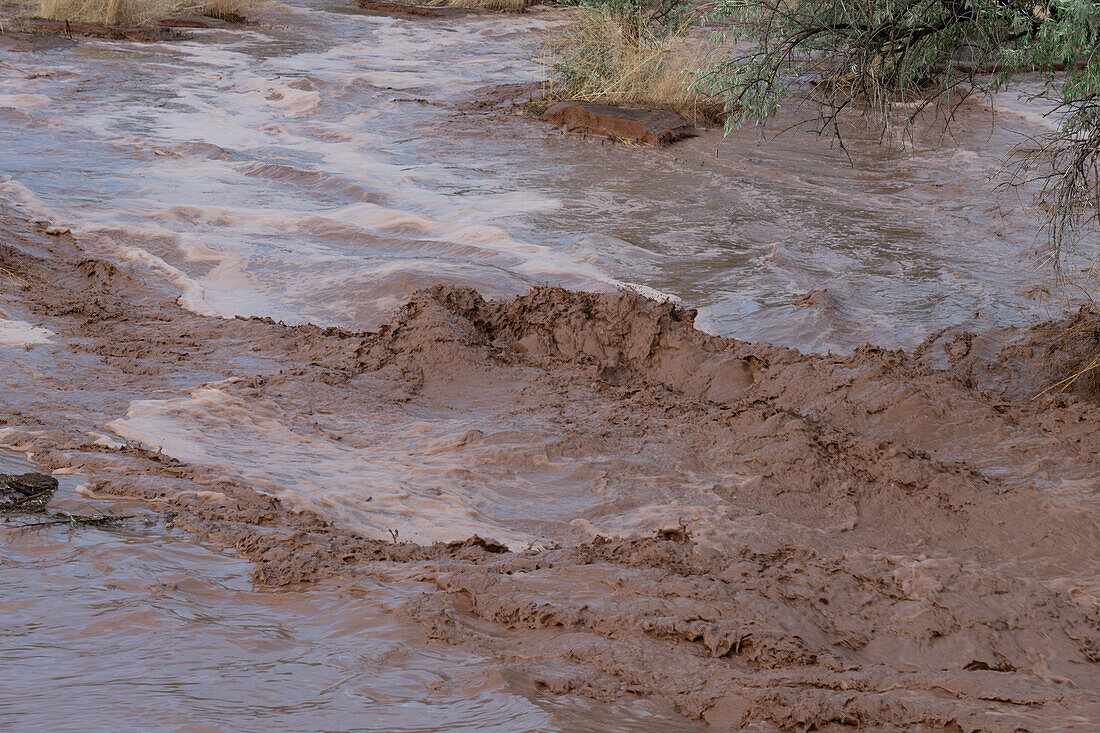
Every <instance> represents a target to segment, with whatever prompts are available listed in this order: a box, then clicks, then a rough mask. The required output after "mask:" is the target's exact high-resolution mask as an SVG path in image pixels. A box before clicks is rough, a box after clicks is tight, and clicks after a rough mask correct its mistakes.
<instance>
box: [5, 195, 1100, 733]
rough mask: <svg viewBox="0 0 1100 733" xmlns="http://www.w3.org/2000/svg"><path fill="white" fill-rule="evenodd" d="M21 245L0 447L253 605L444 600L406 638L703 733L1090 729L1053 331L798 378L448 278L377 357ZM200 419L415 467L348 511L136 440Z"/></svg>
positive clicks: (629, 305) (768, 355) (1098, 607)
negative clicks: (403, 590)
mask: <svg viewBox="0 0 1100 733" xmlns="http://www.w3.org/2000/svg"><path fill="white" fill-rule="evenodd" d="M0 222H3V225H2V227H3V230H4V232H5V235H6V236H5V240H4V242H5V243H4V244H2V245H0V267H2V268H3V270H4V271H5V272H9V273H14V275H13V276H5V277H3V278H2V286H0V292H2V293H3V295H4V296H5V298H6V299H7V300H6V301H4V303H3V305H2V308H3V310H4V314H3V317H4V318H9V319H13V321H16V320H17V321H19V322H26V323H30V324H33V325H34V326H35V327H36V328H40V329H45V330H46V332H48V333H49V334H51V336H50V340H49V343H46V344H40V345H35V346H28V347H26V348H25V349H19V350H18V353H16V351H13V350H12V349H7V350H6V352H7V354H8V356H7V358H4V359H2V360H0V371H2V373H3V378H4V380H5V383H6V384H7V385H8V389H7V390H5V392H4V394H3V396H2V397H0V399H2V406H3V409H2V411H0V423H2V427H0V443H3V444H5V445H7V446H11V447H17V448H19V449H21V450H24V451H27V452H28V453H30V454H32V456H33V460H34V461H35V462H36V463H38V464H39V465H40V466H42V467H44V468H48V469H66V470H67V471H70V472H77V473H80V474H81V475H83V476H84V477H86V478H87V486H88V490H89V492H90V494H91V495H94V496H99V497H116V498H118V499H120V500H132V499H137V500H141V501H142V502H145V504H146V505H147V506H148V507H149V508H150V509H151V510H152V511H155V512H158V513H160V514H161V515H163V516H164V517H165V519H166V521H169V522H171V523H173V524H175V525H176V526H179V527H181V528H183V529H186V530H188V531H191V532H193V533H195V534H196V535H198V536H200V537H204V538H206V539H209V540H212V541H214V542H217V543H219V544H221V545H223V546H226V547H233V548H235V549H236V550H237V551H238V552H240V553H241V554H243V555H244V556H246V557H248V558H250V559H252V560H253V561H254V562H255V566H256V579H257V580H258V581H260V582H262V583H266V584H270V585H285V584H292V583H307V582H313V581H317V580H320V579H323V578H344V579H347V580H348V581H349V582H353V581H354V579H355V578H357V577H362V576H370V577H373V578H375V579H383V580H387V579H388V580H393V581H408V580H417V581H421V582H426V583H428V585H429V586H430V587H432V588H435V589H436V590H435V591H432V592H428V593H425V594H424V595H423V596H422V597H421V598H419V599H418V600H416V601H415V602H412V603H409V604H408V605H407V606H406V607H405V608H404V609H403V611H402V612H403V613H404V614H405V615H406V616H407V617H409V618H411V619H414V620H416V621H417V622H418V623H420V624H421V625H422V626H423V628H424V629H425V633H426V634H427V635H428V636H429V637H430V638H432V639H436V640H439V641H440V642H441V643H451V644H461V645H465V646H469V647H472V648H476V649H479V650H482V651H488V652H490V653H492V654H493V655H495V656H496V658H498V659H499V660H500V663H501V665H502V666H503V667H505V668H506V669H507V670H509V671H510V673H511V674H512V675H514V678H515V679H516V684H517V685H518V684H530V685H533V686H534V687H536V688H541V689H546V690H549V691H553V692H571V693H580V694H584V695H589V696H591V697H594V698H597V699H606V700H612V699H617V698H620V697H623V696H631V695H640V696H645V697H650V698H654V699H663V700H667V701H669V703H670V704H672V705H674V706H675V707H676V709H678V710H679V711H680V712H681V713H683V714H684V715H686V716H688V717H691V718H696V719H702V720H705V721H706V722H708V723H710V724H712V725H714V726H715V727H716V728H717V729H730V730H738V729H742V728H744V727H748V726H755V727H756V728H757V729H761V730H769V729H830V728H832V729H841V728H843V727H846V726H847V727H851V726H857V727H866V728H880V729H894V730H921V729H924V730H944V729H947V730H968V731H969V730H1052V729H1059V730H1066V729H1081V730H1087V729H1089V726H1090V724H1091V723H1090V721H1095V720H1096V719H1098V718H1100V699H1098V694H1097V692H1096V691H1097V690H1100V665H1098V662H1100V602H1098V600H1097V599H1098V598H1100V583H1098V582H1097V567H1096V558H1097V557H1100V531H1098V525H1097V507H1096V502H1095V498H1094V494H1095V487H1096V486H1097V484H1098V482H1100V459H1098V458H1097V455H1100V452H1098V448H1100V445H1098V442H1100V437H1098V436H1100V433H1098V431H1097V430H1096V426H1097V425H1098V424H1100V409H1098V407H1097V405H1096V404H1095V403H1094V402H1091V401H1090V400H1089V399H1087V398H1086V397H1087V394H1086V393H1085V392H1081V393H1079V394H1078V393H1073V392H1069V393H1053V392H1049V393H1046V394H1044V395H1043V396H1041V397H1039V398H1035V394H1036V390H1035V389H1034V386H1035V382H1036V379H1037V378H1036V376H1035V373H1036V371H1035V370H1034V369H1030V370H1029V369H1028V368H1026V367H1028V365H1031V366H1034V365H1035V364H1037V363H1039V356H1038V355H1039V354H1041V352H1042V351H1043V348H1044V347H1043V344H1044V343H1049V340H1050V338H1051V337H1052V335H1053V334H1054V333H1056V332H1057V330H1058V328H1057V326H1056V325H1045V326H1041V327H1038V328H1036V329H1032V330H1030V331H1027V332H1012V333H1010V332H1004V333H991V334H980V335H975V334H965V333H961V332H960V333H956V332H948V331H945V332H944V333H942V334H937V335H936V336H935V337H934V338H932V339H930V340H929V342H928V343H926V344H925V345H924V346H922V347H921V348H920V349H917V350H916V351H914V352H913V353H906V352H900V351H885V350H881V349H877V348H874V347H870V346H869V347H865V348H863V349H859V350H857V351H856V352H854V353H853V354H851V355H849V356H843V357H839V356H807V355H804V354H801V353H799V352H796V351H792V350H788V349H783V348H778V347H774V346H770V345H768V344H763V343H756V344H753V343H746V342H742V341H737V340H734V339H727V338H720V337H715V336H710V335H707V334H705V333H703V332H701V331H698V330H697V329H696V328H695V327H694V316H695V314H694V313H693V312H692V311H690V310H685V309H681V308H679V307H676V306H674V305H671V304H668V303H656V302H653V301H648V300H646V299H644V298H642V297H640V296H638V295H637V294H635V293H632V292H628V291H623V292H605V293H578V292H573V291H568V290H563V289H558V288H539V289H535V290H533V291H531V292H530V293H527V294H525V295H522V296H519V297H517V298H514V299H508V300H486V299H484V298H482V297H481V296H480V295H479V294H478V293H477V292H475V291H473V290H469V289H463V288H455V287H444V286H440V287H436V288H433V289H431V290H428V291H422V292H419V293H417V294H416V295H415V296H413V297H412V298H411V299H410V300H409V302H408V303H407V304H406V305H404V306H403V307H402V308H401V309H400V310H399V311H398V312H397V313H395V314H394V317H393V318H392V319H391V322H390V323H389V324H387V325H386V326H383V327H382V328H381V329H379V330H378V331H376V332H353V331H348V330H343V329H336V328H320V327H316V326H309V325H305V326H287V325H284V324H281V323H277V322H274V321H271V320H268V319H241V318H238V319H218V318H210V317H205V316H199V315H195V314H194V313H191V312H189V311H187V310H185V309H184V308H182V307H181V306H180V305H179V304H178V300H179V294H178V292H176V291H173V290H172V288H171V287H170V286H169V285H167V284H164V285H162V284H159V283H158V281H157V280H156V279H155V278H153V277H151V276H150V274H149V273H148V272H146V271H144V270H142V269H141V266H140V265H139V264H136V263H121V262H116V261H110V260H109V259H108V258H107V257H106V255H105V254H104V253H102V252H99V251H97V250H96V249H95V247H94V246H93V245H92V244H90V243H87V242H82V241H78V240H77V239H75V238H74V237H73V236H72V235H71V234H68V233H65V232H63V231H58V230H56V229H54V230H53V231H54V233H53V234H47V233H46V232H47V231H48V230H50V224H49V223H48V222H41V223H38V224H35V223H34V222H31V221H27V220H26V219H25V218H23V217H22V216H21V214H20V213H19V212H17V211H14V210H10V209H4V210H0ZM1075 318H1086V316H1084V315H1082V316H1075ZM1079 330H1080V332H1081V333H1083V334H1086V336H1083V337H1082V338H1086V337H1087V334H1088V329H1087V328H1082V329H1079ZM1082 348H1084V347H1082ZM1044 363H1048V364H1049V368H1050V369H1052V370H1057V369H1058V368H1059V366H1058V365H1057V364H1056V363H1053V362H1044ZM196 395H214V396H215V397H216V398H217V400H218V402H217V403H216V404H217V405H231V406H234V409H241V410H243V411H244V412H245V413H246V414H249V415H252V416H255V418H256V424H257V425H260V426H261V427H263V426H267V425H278V426H280V429H281V430H285V431H288V432H289V434H293V435H296V436H304V438H308V440H309V441H310V442H307V443H306V445H317V446H323V447H325V449H326V450H328V449H329V447H331V450H333V451H336V450H337V447H338V449H339V450H341V451H361V452H360V453H353V454H354V455H356V456H360V455H366V454H371V455H373V454H377V453H379V452H380V451H381V450H382V449H383V448H384V449H386V450H393V451H395V452H397V453H403V454H405V455H410V454H411V455H414V456H420V457H421V458H422V460H420V459H417V461H418V462H417V465H416V466H415V468H416V469H417V470H421V469H422V467H421V464H423V465H425V466H428V468H427V469H423V472H421V473H417V474H410V475H411V476H415V477H416V481H413V480H412V479H403V481H405V482H406V483H409V484H414V485H413V489H412V490H411V491H410V493H408V495H407V498H406V499H403V500H399V501H396V502H391V504H386V500H387V497H386V496H385V492H384V491H383V490H382V489H383V487H382V485H381V484H382V481H383V478H384V477H383V475H382V472H381V469H377V471H378V473H377V479H376V480H377V482H378V485H377V486H374V487H373V489H370V490H371V491H372V492H373V493H372V495H371V496H362V495H354V496H359V501H358V503H354V502H353V503H354V505H353V506H350V507H348V506H347V496H345V495H341V496H342V497H343V501H344V502H345V503H339V502H330V503H324V502H321V501H314V500H313V499H316V497H314V496H313V494H315V493H316V491H317V490H324V489H326V488H327V487H324V486H322V487H320V489H311V490H310V491H304V490H296V487H295V486H293V485H288V482H287V481H286V480H273V479H271V480H269V479H268V478H266V477H265V476H264V475H263V473H262V471H260V472H258V473H257V472H256V471H255V470H250V469H249V467H248V466H247V465H244V464H236V465H235V464H234V463H233V462H232V461H230V460H228V459H217V456H210V455H207V456H206V457H205V458H204V457H203V456H202V455H200V454H197V453H196V454H194V455H183V454H182V453H181V454H180V455H173V452H174V451H175V452H179V450H178V449H176V448H173V445H174V444H173V443H171V442H170V441H167V440H161V439H159V438H157V436H156V435H154V434H153V433H147V434H145V433H141V431H139V430H138V428H137V427H134V426H153V427H156V426H157V425H159V424H160V423H157V422H155V421H148V422H140V418H141V417H142V415H143V414H144V413H142V412H141V410H143V409H145V410H149V409H153V408H152V407H148V406H145V407H142V405H146V403H148V401H150V400H153V401H154V402H155V404H154V407H156V409H160V410H162V412H157V413H155V414H156V415H157V416H160V417H159V418H158V419H161V418H163V417H164V416H165V415H167V416H169V417H173V416H175V415H176V414H177V413H178V414H180V415H183V416H184V417H185V418H186V419H187V420H202V419H209V420H211V422H210V423H209V424H208V425H205V426H204V429H208V430H214V429H216V428H217V427H218V425H219V423H217V422H214V421H213V417H211V416H210V415H207V414H205V413H201V412H188V411H187V410H197V409H198V408H197V407H196V405H199V404H205V403H202V402H201V400H199V399H198V398H197V397H196ZM165 405H167V406H169V407H171V408H172V410H175V411H176V412H163V410H165V409H167V408H165V407H164V406H165ZM233 414H236V413H233ZM455 416H460V417H461V419H459V418H457V417H455ZM219 419H221V418H219ZM234 419H237V418H234ZM451 425H460V426H462V427H461V431H459V432H455V431H456V430H457V428H456V429H452V428H451V427H450V426H451ZM469 425H476V426H477V427H468V426H469ZM424 426H432V429H433V430H435V432H432V433H431V434H430V435H431V440H428V439H425V438H423V435H424V434H425V432H424V431H425V430H426V428H425V427H424ZM500 426H511V427H507V429H505V427H500ZM127 428H129V432H126V429H127ZM143 429H144V428H143ZM230 429H232V430H233V431H234V432H235V434H239V435H240V439H241V440H242V441H244V440H246V439H247V435H246V433H247V431H246V430H245V427H242V425H238V424H236V423H233V422H232V421H230ZM249 429H251V428H249ZM258 429H259V428H257V430H258ZM448 430H450V431H451V432H450V433H448V432H447V431H448ZM384 434H385V435H384ZM143 435H144V437H142V436H143ZM387 436H396V437H387ZM403 436H405V437H403ZM408 436H414V437H415V441H414V440H413V438H410V437H408ZM382 440H389V441H390V442H386V443H380V442H379V441H382ZM403 440H408V441H409V442H408V443H407V444H406V443H402V442H401V441H403ZM260 445H261V446H262V445H263V444H260ZM339 455H343V454H342V453H340V454H339ZM357 460H358V459H357ZM402 465H403V464H402ZM400 470H406V469H400ZM432 472H434V473H432ZM432 481H438V487H440V488H438V489H433V491H432V492H427V493H425V494H423V495H421V494H418V493H417V492H416V488H417V487H416V485H415V484H416V483H417V482H420V483H425V484H427V483H431V482H432ZM433 486H435V484H433ZM463 486H472V487H473V488H471V489H470V492H471V493H470V494H469V495H468V496H467V495H463V499H462V500H463V501H469V502H472V503H471V504H469V505H468V506H470V508H471V512H472V513H473V514H476V515H477V518H478V521H479V522H481V524H480V525H479V526H485V527H489V528H490V529H492V530H493V533H490V532H481V531H479V532H478V533H477V534H478V535H479V536H476V537H471V536H470V534H473V533H469V534H466V535H465V536H462V534H461V532H459V533H457V534H456V533H452V534H456V536H453V537H451V538H450V539H443V538H441V539H436V540H434V541H407V540H406V538H405V535H406V534H407V532H404V531H402V532H397V531H396V530H395V531H394V533H393V536H392V537H389V538H387V537H386V536H385V535H384V528H385V527H386V526H387V524H386V523H387V522H389V521H391V519H389V518H388V517H389V516H390V515H386V514H384V512H385V511H390V509H388V508H387V507H392V506H396V507H397V509H401V508H402V506H401V501H404V502H405V506H404V509H405V510H406V513H407V514H411V515H415V514H418V513H420V514H424V515H425V516H429V517H438V518H437V519H433V520H432V521H433V522H445V521H447V518H448V516H449V515H447V514H446V513H440V514H438V515H436V514H431V512H433V511H436V510H435V509H433V507H434V506H435V504H433V503H432V502H434V501H435V497H436V495H437V494H438V493H439V492H444V493H445V492H446V491H447V490H449V489H450V487H454V489H455V490H458V489H459V488H461V487H463ZM368 488H370V487H368ZM493 492H497V493H493ZM498 495H499V496H502V497H504V498H505V499H506V500H505V501H498V500H497V499H496V498H494V497H497V496H498ZM512 504H514V505H515V506H517V507H527V506H531V507H533V509H531V510H530V511H519V510H518V509H517V510H515V511H505V510H506V509H509V506H510V505H512ZM375 507H377V508H375ZM349 512H350V513H349ZM402 516H403V515H401V514H400V513H394V514H393V517H394V519H393V520H392V521H398V520H399V519H400V518H401V517H402ZM415 518H416V517H415V516H413V517H412V518H411V519H415ZM410 526H419V525H410ZM379 528H381V529H379ZM441 529H446V528H445V527H442V528H441ZM410 531H411V530H410ZM497 532H499V536H494V534H496V533H497ZM490 537H491V538H492V539H488V538H490ZM512 537H515V538H517V539H514V540H513V539H510V538H512ZM518 538H531V541H530V542H527V543H525V542H524V541H522V540H521V539H518ZM505 542H506V543H507V545H508V546H505Z"/></svg>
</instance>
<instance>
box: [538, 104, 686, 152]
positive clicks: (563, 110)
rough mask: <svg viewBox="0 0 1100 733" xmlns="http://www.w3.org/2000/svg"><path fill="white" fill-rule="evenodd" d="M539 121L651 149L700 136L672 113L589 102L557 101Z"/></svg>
mask: <svg viewBox="0 0 1100 733" xmlns="http://www.w3.org/2000/svg"><path fill="white" fill-rule="evenodd" d="M542 119H544V120H546V121H547V122H553V123H555V124H558V125H565V128H566V130H568V131H569V132H578V133H581V134H584V135H600V136H602V137H608V138H611V139H613V140H627V141H630V142H638V143H642V144H644V145H652V146H654V147H663V146H665V145H669V144H670V143H674V142H676V141H677V140H681V139H683V138H685V137H692V136H694V135H698V134H699V133H698V131H697V130H696V129H695V128H694V127H692V126H691V125H690V124H688V123H687V122H686V121H685V120H684V118H682V117H680V115H678V114H676V113H675V112H668V111H666V110H661V109H634V108H628V107H611V106H609V105H606V104H593V103H591V102H558V103H557V104H555V105H554V106H553V107H551V108H550V109H548V110H546V112H545V113H544V114H543V115H542Z"/></svg>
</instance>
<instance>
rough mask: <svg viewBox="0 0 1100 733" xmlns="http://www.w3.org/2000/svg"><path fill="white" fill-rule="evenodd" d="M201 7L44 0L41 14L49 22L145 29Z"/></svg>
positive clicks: (176, 1) (186, 2)
mask: <svg viewBox="0 0 1100 733" xmlns="http://www.w3.org/2000/svg"><path fill="white" fill-rule="evenodd" d="M201 7H202V6H201V4H198V3H196V2H195V1H194V0H41V2H40V3H39V5H38V14H39V16H40V17H42V18H47V19H49V20H67V21H70V22H72V23H90V24H92V25H104V26H115V27H126V28H141V27H147V26H151V25H155V24H156V22H157V21H158V20H163V19H164V18H171V17H174V16H178V15H185V14H187V13H194V12H198V10H199V9H200V8H201Z"/></svg>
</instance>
